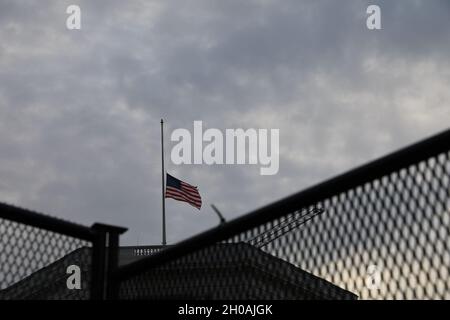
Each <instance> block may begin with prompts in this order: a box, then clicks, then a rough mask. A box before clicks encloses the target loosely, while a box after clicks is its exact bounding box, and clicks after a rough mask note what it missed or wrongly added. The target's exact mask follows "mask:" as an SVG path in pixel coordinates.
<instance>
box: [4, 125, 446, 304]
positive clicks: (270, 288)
mask: <svg viewBox="0 0 450 320" xmlns="http://www.w3.org/2000/svg"><path fill="white" fill-rule="evenodd" d="M125 230H126V229H123V228H120V227H114V226H108V225H103V224H94V225H93V226H92V227H85V226H81V225H78V224H74V223H70V222H66V221H63V220H60V219H56V218H52V217H49V216H46V215H43V214H39V213H36V212H32V211H29V210H25V209H21V208H17V207H14V206H10V205H6V204H0V299H288V300H291V299H356V298H360V299H450V274H449V272H450V271H449V270H450V131H446V132H444V133H442V134H439V135H437V136H434V137H432V138H430V139H427V140H425V141H422V142H420V143H418V144H415V145H413V146H411V147H408V148H405V149H402V150H400V151H398V152H395V153H393V154H391V155H389V156H386V157H383V158H381V159H379V160H376V161H374V162H371V163H369V164H367V165H364V166H362V167H359V168H356V169H354V170H352V171H350V172H348V173H345V174H343V175H340V176H338V177H336V178H333V179H331V180H328V181H325V182H323V183H321V184H318V185H316V186H314V187H311V188H309V189H306V190H304V191H302V192H299V193H297V194H294V195H292V196H290V197H287V198H285V199H283V200H281V201H278V202H275V203H273V204H270V205H268V206H266V207H263V208H261V209H258V210H256V211H254V212H251V213H249V214H247V215H244V216H242V217H240V218H238V219H235V220H232V221H230V222H227V223H224V224H221V225H220V226H218V227H216V228H213V229H211V230H209V231H207V232H204V233H201V234H199V235H197V236H194V237H192V238H189V239H187V240H185V241H182V242H180V243H178V244H176V245H173V246H168V247H165V248H164V249H162V250H161V251H159V250H160V248H159V247H158V250H156V251H155V252H156V253H152V255H150V256H142V257H141V256H139V257H132V259H131V260H130V261H132V262H130V261H128V264H126V265H123V266H121V267H118V259H119V257H118V256H119V246H118V245H119V235H120V234H121V233H123V232H124V231H125ZM127 250H128V251H129V248H124V250H122V251H123V252H122V251H121V252H122V253H123V254H125V253H127V252H128V251H127ZM137 258H139V259H137ZM136 260H137V261H136ZM70 265H77V266H78V267H80V269H81V270H82V274H83V276H82V287H83V288H82V290H71V289H68V288H67V285H66V281H67V278H68V274H67V267H69V266H70Z"/></svg>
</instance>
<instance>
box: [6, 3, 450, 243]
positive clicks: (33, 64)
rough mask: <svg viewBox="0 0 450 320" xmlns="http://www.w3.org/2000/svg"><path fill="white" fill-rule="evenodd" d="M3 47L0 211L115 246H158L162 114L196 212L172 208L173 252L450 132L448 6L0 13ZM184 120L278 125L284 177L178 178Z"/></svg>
mask: <svg viewBox="0 0 450 320" xmlns="http://www.w3.org/2000/svg"><path fill="white" fill-rule="evenodd" d="M70 4H77V5H79V6H80V7H81V10H82V16H81V19H82V29H81V30H73V31H70V30H68V29H67V28H66V18H67V16H68V15H67V14H66V8H67V6H68V5H70ZM369 4H378V5H379V6H380V7H381V10H382V11H381V13H382V30H377V31H369V30H368V29H367V28H366V17H367V15H366V8H367V6H368V5H369ZM0 40H1V41H0V201H3V202H7V203H12V204H15V205H19V206H22V207H26V208H30V209H34V210H37V211H41V212H45V213H47V214H50V215H53V216H57V217H60V218H63V219H67V220H70V221H75V222H78V223H82V224H86V225H91V224H92V223H94V222H104V223H110V224H116V225H120V226H125V227H128V228H129V231H128V232H127V233H126V234H125V236H124V237H123V239H122V240H123V242H122V243H123V244H127V245H135V244H136V243H138V242H139V243H140V244H141V245H142V244H159V243H160V242H161V164H160V158H161V155H160V126H159V121H160V118H164V119H165V121H166V122H167V126H166V137H165V138H166V142H167V144H166V155H167V157H166V163H167V171H168V172H170V173H171V174H173V175H174V176H176V177H178V178H180V179H182V180H185V181H187V182H189V183H191V184H194V185H197V186H198V187H199V190H200V193H201V195H202V198H203V203H204V204H203V208H202V209H201V210H200V211H198V210H197V209H195V208H193V207H191V206H189V205H188V204H185V203H181V202H176V201H174V200H171V199H168V200H167V205H166V207H167V232H168V241H169V243H173V242H176V241H179V240H180V239H183V238H186V237H188V236H191V235H193V234H196V233H198V232H200V231H203V230H206V229H208V228H211V227H214V226H215V225H216V224H217V223H218V218H217V217H216V216H215V214H214V213H213V211H212V210H211V209H210V207H209V205H210V204H211V203H214V204H216V205H217V206H218V207H219V208H220V209H221V210H222V212H223V213H224V215H225V216H226V217H227V218H233V217H237V216H239V215H242V214H244V213H246V212H248V211H251V210H253V209H256V208H258V207H260V206H263V205H265V204H268V203H270V202H271V201H274V200H277V199H279V198H282V197H285V196H287V195H289V194H291V193H294V192H297V191H299V190H301V189H303V188H305V187H308V186H310V185H313V184H315V183H318V182H320V181H322V180H323V179H326V178H330V177H332V176H334V175H336V174H339V173H342V172H344V171H346V170H349V169H351V168H352V167H354V166H355V165H359V164H363V163H365V162H367V161H370V160H372V159H375V158H378V157H380V156H382V155H384V154H386V153H388V152H391V151H394V150H396V149H398V148H399V147H402V146H405V145H408V144H410V143H413V142H415V141H417V140H419V139H422V138H424V137H427V136H429V135H432V134H434V133H437V132H439V131H442V130H444V129H446V128H447V127H449V119H450V90H449V88H450V61H449V57H450V2H449V1H447V0H441V1H440V0H431V1H430V0H427V1H417V0H416V1H412V0H398V1H370V2H369V1H359V0H358V1H357V0H355V1H353V0H345V1H343V0H340V1H335V0H330V1H317V0H314V1H312V0H311V1H299V0H292V1H285V0H273V1H271V0H259V1H256V0H240V1H237V0H227V1H223V0H192V1H178V0H156V1H147V0H146V1H137V0H131V1H123V0H104V1H97V0H96V1H75V0H71V1H65V0H64V1H61V0H58V1H56V0H55V1H50V0H46V1H31V0H30V1H21V0H0ZM194 120H202V121H203V125H204V127H205V128H218V129H221V130H225V129H226V128H244V129H247V128H265V129H271V128H279V129H280V170H279V173H278V174H277V175H274V176H261V175H260V172H259V166H254V165H253V166H251V165H240V166H239V165H229V166H225V165H215V166H214V165H213V166H208V165H182V166H175V165H174V164H172V163H171V161H170V157H169V154H170V150H171V148H172V147H173V146H174V143H171V142H170V140H169V137H170V133H171V132H172V131H173V130H174V129H176V128H186V129H190V130H192V126H193V121H194Z"/></svg>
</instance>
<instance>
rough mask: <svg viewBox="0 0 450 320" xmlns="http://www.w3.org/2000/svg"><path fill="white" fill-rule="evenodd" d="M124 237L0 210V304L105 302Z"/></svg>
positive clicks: (23, 212)
mask: <svg viewBox="0 0 450 320" xmlns="http://www.w3.org/2000/svg"><path fill="white" fill-rule="evenodd" d="M123 231H125V229H122V228H116V227H112V226H105V225H100V224H95V225H94V226H93V227H91V228H88V227H85V226H81V225H78V224H74V223H70V222H67V221H63V220H60V219H56V218H52V217H49V216H46V215H42V214H39V213H36V212H32V211H29V210H25V209H21V208H17V207H14V206H10V205H6V204H0V300H3V299H8V300H11V299H14V300H16V299H21V300H22V299H33V300H36V299H46V300H50V299H51V300H53V299H64V300H66V299H76V300H79V299H83V300H84V299H103V298H105V297H107V296H108V290H109V289H108V286H107V280H108V278H107V277H108V276H109V274H108V272H110V271H112V270H109V269H110V268H113V267H114V265H117V261H116V260H117V259H116V256H117V246H118V234H120V233H122V232H123ZM106 242H109V244H108V246H109V247H107V244H106ZM108 248H111V249H112V250H108Z"/></svg>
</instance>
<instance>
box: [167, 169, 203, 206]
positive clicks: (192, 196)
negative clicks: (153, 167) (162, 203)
mask: <svg viewBox="0 0 450 320" xmlns="http://www.w3.org/2000/svg"><path fill="white" fill-rule="evenodd" d="M166 198H172V199H175V200H179V201H184V202H187V203H189V204H190V205H192V206H194V207H196V208H197V209H199V210H200V208H201V207H202V198H201V197H200V194H199V193H198V189H197V187H194V186H191V185H190V184H189V183H186V182H183V181H181V180H178V179H177V178H175V177H172V176H171V175H170V174H168V173H167V175H166Z"/></svg>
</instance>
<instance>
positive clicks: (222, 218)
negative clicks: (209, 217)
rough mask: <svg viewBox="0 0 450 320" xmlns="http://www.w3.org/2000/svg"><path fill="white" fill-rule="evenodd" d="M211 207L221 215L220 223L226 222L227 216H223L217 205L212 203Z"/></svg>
mask: <svg viewBox="0 0 450 320" xmlns="http://www.w3.org/2000/svg"><path fill="white" fill-rule="evenodd" d="M211 208H213V210H214V211H215V212H216V213H217V215H218V216H219V219H220V224H224V223H225V222H226V221H225V218H224V217H223V215H222V213H221V212H220V211H219V209H217V207H216V206H215V205H214V204H211Z"/></svg>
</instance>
